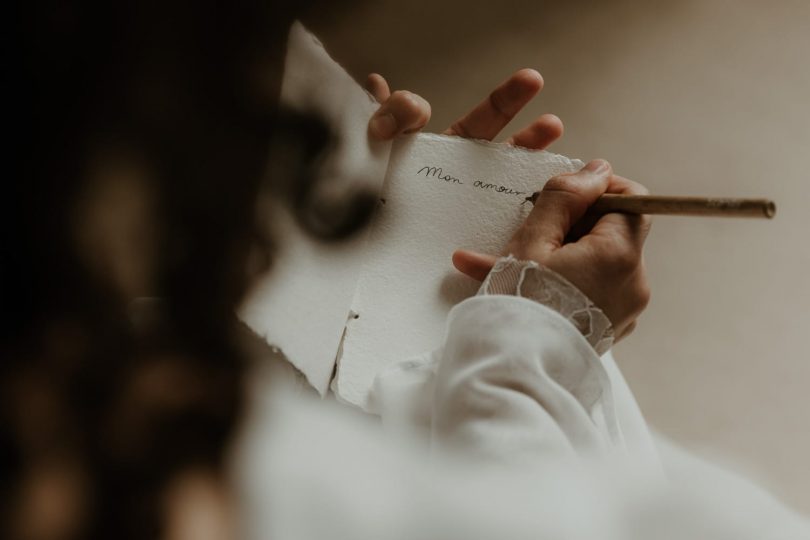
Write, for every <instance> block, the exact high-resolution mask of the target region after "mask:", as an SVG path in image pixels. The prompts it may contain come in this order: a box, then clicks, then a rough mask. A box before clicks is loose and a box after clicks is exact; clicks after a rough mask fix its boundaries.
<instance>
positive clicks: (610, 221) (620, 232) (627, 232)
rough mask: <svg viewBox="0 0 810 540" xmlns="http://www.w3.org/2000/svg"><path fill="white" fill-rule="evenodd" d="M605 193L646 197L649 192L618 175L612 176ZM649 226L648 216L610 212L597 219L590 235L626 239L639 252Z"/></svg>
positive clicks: (649, 218) (650, 220)
mask: <svg viewBox="0 0 810 540" xmlns="http://www.w3.org/2000/svg"><path fill="white" fill-rule="evenodd" d="M607 193H618V194H623V195H648V194H649V193H650V192H649V190H647V188H646V187H644V186H643V185H641V184H639V183H638V182H633V181H632V180H628V179H627V178H624V177H621V176H618V175H612V176H611V178H610V182H609V184H608V189H607ZM651 226H652V218H651V217H650V216H648V215H638V214H623V213H619V212H611V213H608V214H605V215H604V216H601V217H600V218H599V220H598V221H597V222H596V224H595V225H594V226H593V229H592V230H591V233H592V234H596V235H597V236H601V235H611V236H613V237H614V238H627V239H628V240H630V241H631V243H632V245H633V246H634V247H635V248H636V249H638V250H641V248H642V246H643V245H644V241H645V240H646V238H647V235H648V234H649V232H650V227H651ZM639 252H640V251H639Z"/></svg>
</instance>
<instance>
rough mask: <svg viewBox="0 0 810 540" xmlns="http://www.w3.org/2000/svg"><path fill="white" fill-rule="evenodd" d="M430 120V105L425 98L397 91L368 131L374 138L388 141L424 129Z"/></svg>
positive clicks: (371, 121)
mask: <svg viewBox="0 0 810 540" xmlns="http://www.w3.org/2000/svg"><path fill="white" fill-rule="evenodd" d="M428 120H430V104H429V103H428V102H427V101H425V99H424V98H422V97H421V96H418V95H416V94H414V93H413V92H407V91H405V90H397V91H396V92H394V93H393V94H391V96H390V97H389V98H388V99H387V100H386V101H385V103H383V104H382V105H380V108H379V109H377V111H376V112H375V113H374V116H372V117H371V120H369V123H368V129H369V133H370V134H371V135H372V136H373V137H375V138H377V139H382V140H387V139H391V138H393V137H396V136H397V135H400V134H402V133H412V132H414V131H417V130H419V129H422V128H423V127H424V126H425V124H427V123H428Z"/></svg>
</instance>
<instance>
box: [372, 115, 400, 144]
mask: <svg viewBox="0 0 810 540" xmlns="http://www.w3.org/2000/svg"><path fill="white" fill-rule="evenodd" d="M369 129H370V130H371V133H372V134H373V135H376V136H377V137H379V138H380V139H390V138H391V137H393V136H394V135H395V134H396V132H397V121H396V120H394V117H393V115H391V114H380V115H377V116H375V117H374V118H372V119H371V123H370V124H369Z"/></svg>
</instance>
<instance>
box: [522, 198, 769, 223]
mask: <svg viewBox="0 0 810 540" xmlns="http://www.w3.org/2000/svg"><path fill="white" fill-rule="evenodd" d="M539 194H540V192H539V191H538V192H535V193H533V194H532V196H531V197H526V200H527V201H530V202H531V203H532V204H534V201H535V200H536V199H537V196H538V195H539ZM590 211H593V212H599V213H606V212H622V213H625V214H662V215H670V216H720V217H757V218H768V219H770V218H772V217H773V216H774V215H776V204H774V202H773V201H771V200H768V199H727V198H711V197H663V196H659V195H619V194H612V193H606V194H604V195H602V196H601V197H599V199H597V200H596V202H595V203H594V204H593V205H592V206H591V208H590Z"/></svg>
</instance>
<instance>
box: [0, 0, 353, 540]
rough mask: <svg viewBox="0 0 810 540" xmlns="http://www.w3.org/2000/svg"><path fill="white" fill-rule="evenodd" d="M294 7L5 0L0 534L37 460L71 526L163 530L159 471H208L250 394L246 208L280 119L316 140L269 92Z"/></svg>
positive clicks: (257, 260) (249, 217)
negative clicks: (70, 482) (55, 478)
mask: <svg viewBox="0 0 810 540" xmlns="http://www.w3.org/2000/svg"><path fill="white" fill-rule="evenodd" d="M305 3H306V2H305ZM301 7H302V6H301V2H278V1H275V2H274V1H269V0H268V1H248V2H241V3H234V2H215V1H180V2H167V1H161V2H154V1H149V0H146V1H132V2H126V1H125V2H101V1H99V2H78V1H67V2H66V1H50V2H49V1H37V2H25V3H20V5H18V6H17V9H18V13H17V21H18V27H17V28H16V34H15V36H16V37H15V43H14V46H13V47H12V48H11V54H12V55H13V56H14V62H13V65H12V67H11V68H10V72H9V73H7V78H8V79H9V81H10V86H11V90H12V91H13V95H12V98H11V100H10V103H11V104H12V108H13V112H14V118H13V121H12V124H11V127H10V128H9V130H8V132H10V133H11V134H12V135H13V138H14V140H15V146H14V148H13V152H12V153H13V156H12V158H13V159H12V166H11V169H10V171H8V172H7V173H6V174H5V175H4V176H5V182H6V186H5V194H4V197H3V209H2V211H1V212H0V219H2V223H0V231H2V233H0V234H2V235H3V244H2V246H3V247H2V260H1V261H0V272H2V274H0V305H2V313H3V315H2V316H3V320H2V324H0V354H1V355H2V368H0V369H2V373H0V389H2V407H1V408H0V415H1V416H2V418H1V419H0V420H1V421H0V455H2V460H3V464H4V467H3V471H4V472H3V475H2V486H3V492H2V509H3V512H4V515H3V523H4V526H3V527H4V528H5V530H4V531H2V533H3V536H4V537H6V538H9V537H13V536H17V535H19V534H21V533H20V530H19V529H18V527H19V521H20V519H19V512H20V504H21V502H20V501H23V500H24V499H25V497H24V490H25V486H26V485H27V484H26V482H28V480H29V479H30V478H31V476H32V475H33V474H35V473H36V471H37V470H40V469H41V468H42V467H47V466H50V465H54V464H55V466H57V467H62V466H66V467H67V469H69V470H70V471H72V472H73V473H75V478H76V483H75V485H76V486H77V487H76V494H77V495H76V496H77V497H79V498H81V501H82V504H81V505H80V506H81V508H82V512H81V514H82V519H81V520H80V521H79V525H78V526H77V528H75V529H74V530H72V531H70V536H75V537H86V538H147V537H155V536H157V535H159V533H160V531H161V528H160V527H161V508H160V504H161V501H160V497H159V494H160V493H161V492H162V490H163V489H164V488H165V486H166V485H167V482H168V481H169V480H171V478H172V477H173V476H174V475H175V474H177V473H178V471H181V470H182V469H183V468H185V467H188V466H190V465H199V466H203V467H209V468H212V469H217V468H219V466H220V462H221V459H222V456H223V451H224V449H225V448H226V444H227V441H228V440H229V438H230V437H231V435H232V433H233V430H234V427H235V425H236V422H237V419H238V417H239V413H240V409H241V407H242V403H241V395H242V392H241V383H242V381H241V377H242V375H243V373H244V368H245V362H246V360H245V358H244V356H243V354H242V353H241V352H240V351H239V349H238V347H237V346H236V345H235V339H234V336H235V334H236V333H237V332H238V331H239V325H238V323H237V322H236V321H235V319H234V310H235V308H236V306H237V304H238V302H239V301H240V300H241V298H242V296H243V294H244V293H245V290H246V287H247V283H248V280H249V278H250V275H251V272H254V273H255V272H257V271H259V270H262V269H265V268H266V267H267V265H268V264H269V261H270V257H269V252H268V246H269V245H270V244H269V239H268V238H267V235H266V233H265V232H263V231H262V230H260V229H259V228H257V225H256V219H255V205H256V197H257V194H258V193H259V191H260V189H261V187H262V182H266V181H268V179H267V178H266V174H265V171H266V169H267V160H268V150H269V148H270V146H271V142H272V140H273V138H274V137H275V138H279V137H281V138H284V139H285V140H290V139H291V134H294V135H295V136H296V137H297V139H295V137H292V138H293V139H294V140H299V141H300V142H301V146H302V147H304V148H305V149H306V151H305V152H304V153H303V156H304V159H305V160H306V159H309V158H311V157H312V156H314V155H315V154H317V153H318V152H319V151H320V150H321V149H322V148H323V147H324V146H325V145H326V143H327V141H328V139H329V134H328V131H327V130H326V128H325V127H324V126H323V125H322V124H321V123H320V122H318V121H317V120H314V119H306V118H299V117H291V116H290V115H289V114H284V113H281V112H279V111H278V108H277V105H276V100H277V91H278V81H279V78H280V68H281V59H282V57H283V52H284V51H283V43H284V39H285V36H286V31H287V28H288V26H289V23H290V21H291V20H292V18H293V16H294V15H295V13H294V11H296V10H300V9H301ZM293 176H295V175H293ZM133 178H134V180H133ZM296 178H297V177H296ZM297 179H298V180H299V181H298V182H297V183H295V184H294V185H295V186H297V187H296V188H295V189H293V190H292V191H291V190H289V189H287V190H277V191H276V192H277V193H282V192H284V193H291V198H292V200H293V204H294V206H296V208H299V209H302V208H304V207H306V203H305V201H306V194H307V193H308V190H309V189H310V186H311V184H312V182H311V181H309V179H307V178H306V175H304V177H301V178H297ZM276 180H277V179H276ZM271 181H273V179H271ZM301 213H302V214H303V211H302V212H301ZM130 215H131V217H130ZM355 221H357V223H359V221H358V220H355ZM360 221H361V220H360ZM357 223H353V224H351V225H350V226H346V224H345V223H344V224H342V225H341V226H340V227H337V229H339V230H338V231H337V233H335V231H332V233H335V234H331V233H330V232H329V231H326V232H325V233H324V234H323V235H324V236H341V235H345V234H348V233H350V232H351V230H352V229H353V228H356V226H357ZM322 232H323V231H322ZM121 246H123V247H121Z"/></svg>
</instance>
